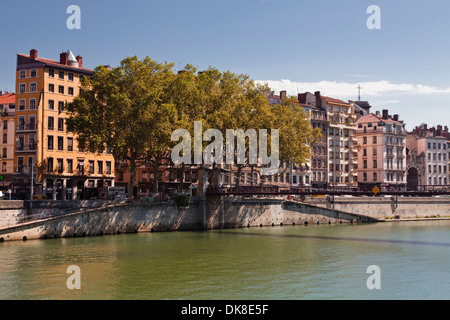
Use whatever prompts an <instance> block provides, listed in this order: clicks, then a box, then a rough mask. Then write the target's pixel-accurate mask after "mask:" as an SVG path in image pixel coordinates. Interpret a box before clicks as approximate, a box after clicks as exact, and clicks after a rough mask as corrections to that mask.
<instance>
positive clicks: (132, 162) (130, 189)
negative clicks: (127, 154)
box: [128, 159, 136, 198]
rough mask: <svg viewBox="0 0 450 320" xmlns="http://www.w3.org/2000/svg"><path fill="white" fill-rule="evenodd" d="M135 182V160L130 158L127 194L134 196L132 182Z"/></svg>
mask: <svg viewBox="0 0 450 320" xmlns="http://www.w3.org/2000/svg"><path fill="white" fill-rule="evenodd" d="M135 183H136V160H135V159H130V185H129V186H128V196H130V197H131V198H133V197H134V184H135Z"/></svg>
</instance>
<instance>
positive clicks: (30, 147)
mask: <svg viewBox="0 0 450 320" xmlns="http://www.w3.org/2000/svg"><path fill="white" fill-rule="evenodd" d="M36 150H37V143H35V142H31V143H28V144H19V145H16V152H35V151H36Z"/></svg>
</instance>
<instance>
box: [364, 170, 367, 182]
mask: <svg viewBox="0 0 450 320" xmlns="http://www.w3.org/2000/svg"><path fill="white" fill-rule="evenodd" d="M363 181H367V172H364V173H363Z"/></svg>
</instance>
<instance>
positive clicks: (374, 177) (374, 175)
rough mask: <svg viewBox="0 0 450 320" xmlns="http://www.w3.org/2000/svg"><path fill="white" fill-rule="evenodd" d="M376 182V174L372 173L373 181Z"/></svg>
mask: <svg viewBox="0 0 450 320" xmlns="http://www.w3.org/2000/svg"><path fill="white" fill-rule="evenodd" d="M377 180H378V176H377V173H376V172H374V173H373V181H375V182H376V181H377Z"/></svg>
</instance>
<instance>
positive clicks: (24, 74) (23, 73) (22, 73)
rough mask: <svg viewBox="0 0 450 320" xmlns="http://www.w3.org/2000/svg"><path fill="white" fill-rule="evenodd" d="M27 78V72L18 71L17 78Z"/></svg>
mask: <svg viewBox="0 0 450 320" xmlns="http://www.w3.org/2000/svg"><path fill="white" fill-rule="evenodd" d="M26 76H27V70H20V74H19V78H20V79H23V78H26Z"/></svg>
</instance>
